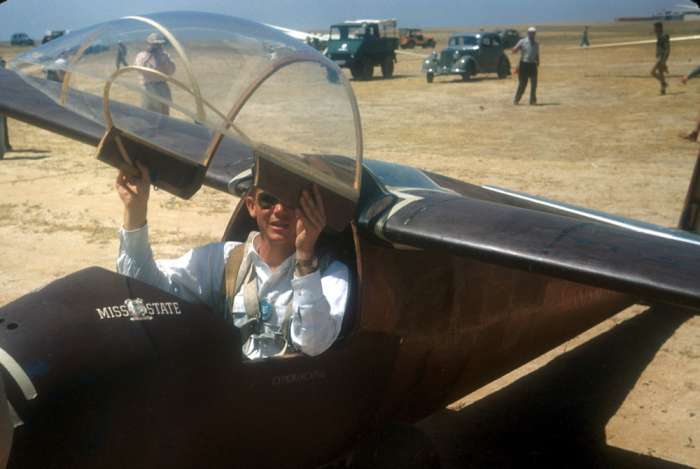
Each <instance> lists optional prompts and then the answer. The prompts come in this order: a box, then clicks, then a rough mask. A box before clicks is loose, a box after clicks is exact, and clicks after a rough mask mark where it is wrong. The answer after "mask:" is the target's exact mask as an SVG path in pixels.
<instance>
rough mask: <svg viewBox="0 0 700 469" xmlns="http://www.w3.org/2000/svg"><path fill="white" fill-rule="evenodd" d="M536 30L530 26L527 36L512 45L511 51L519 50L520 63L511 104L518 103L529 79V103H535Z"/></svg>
mask: <svg viewBox="0 0 700 469" xmlns="http://www.w3.org/2000/svg"><path fill="white" fill-rule="evenodd" d="M536 34H537V30H536V29H535V28H534V27H530V28H529V29H528V30H527V37H525V38H523V39H521V40H520V41H518V43H517V44H516V45H515V47H513V51H512V52H513V53H514V54H517V53H518V52H520V65H519V66H518V89H517V91H516V92H515V98H513V104H519V103H520V98H522V97H523V93H525V88H527V82H528V80H529V81H530V104H533V105H534V104H537V67H539V66H540V43H539V42H537V40H536V39H535V35H536Z"/></svg>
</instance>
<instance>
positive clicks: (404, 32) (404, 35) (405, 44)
mask: <svg viewBox="0 0 700 469" xmlns="http://www.w3.org/2000/svg"><path fill="white" fill-rule="evenodd" d="M399 46H400V47H401V48H402V49H413V48H414V47H422V48H424V49H425V48H428V47H435V38H434V37H433V36H426V35H425V34H423V30H422V29H418V28H401V29H399Z"/></svg>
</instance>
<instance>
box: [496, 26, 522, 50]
mask: <svg viewBox="0 0 700 469" xmlns="http://www.w3.org/2000/svg"><path fill="white" fill-rule="evenodd" d="M496 33H498V35H499V36H500V37H501V44H503V48H504V49H511V48H513V47H515V45H516V44H517V43H518V41H519V40H520V33H519V32H518V31H517V30H515V29H505V30H503V31H496Z"/></svg>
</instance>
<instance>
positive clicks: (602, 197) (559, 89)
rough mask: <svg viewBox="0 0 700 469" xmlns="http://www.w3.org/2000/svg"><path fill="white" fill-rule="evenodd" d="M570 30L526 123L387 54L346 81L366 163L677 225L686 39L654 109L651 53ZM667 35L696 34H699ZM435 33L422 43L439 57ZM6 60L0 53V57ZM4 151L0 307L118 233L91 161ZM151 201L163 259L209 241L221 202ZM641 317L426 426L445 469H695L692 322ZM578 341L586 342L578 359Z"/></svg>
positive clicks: (637, 30) (552, 54)
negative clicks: (554, 466)
mask: <svg viewBox="0 0 700 469" xmlns="http://www.w3.org/2000/svg"><path fill="white" fill-rule="evenodd" d="M581 29H582V28H581V26H578V25H570V26H542V27H540V33H539V38H540V41H541V47H542V66H541V68H540V91H539V101H540V105H539V106H536V107H532V106H528V105H520V106H517V107H516V106H513V105H512V103H511V102H512V95H513V92H514V89H515V86H516V80H514V79H512V78H511V79H505V80H498V79H496V77H495V76H483V77H478V78H476V79H474V80H472V81H471V82H468V83H465V82H462V81H461V80H460V79H459V78H458V77H454V78H453V77H444V78H438V79H436V81H435V83H433V84H430V85H429V84H427V83H426V81H425V77H424V75H422V74H421V73H420V64H421V60H422V57H423V56H424V53H425V54H427V53H428V52H427V51H422V50H413V51H410V53H401V54H399V56H398V64H397V66H396V77H395V78H393V79H391V80H379V79H375V80H372V81H369V82H353V83H352V85H353V88H354V90H355V93H356V94H357V97H358V101H359V105H360V110H361V113H362V119H363V126H364V137H365V155H366V157H368V158H373V159H381V160H387V161H393V162H397V163H402V164H408V165H413V166H416V167H419V168H424V169H428V170H431V171H436V172H439V173H443V174H446V175H449V176H452V177H454V178H458V179H462V180H465V181H469V182H472V183H477V184H493V185H498V186H503V187H508V188H512V189H516V190H521V191H526V192H529V193H532V194H538V195H542V196H546V197H550V198H554V199H558V200H562V201H566V202H570V203H573V204H578V205H582V206H587V207H593V208H596V209H599V210H604V211H607V212H611V213H614V214H618V215H623V216H628V217H633V218H638V219H641V220H645V221H648V222H652V223H657V224H661V225H665V226H672V225H674V224H675V223H676V222H677V219H678V215H679V211H680V208H681V207H682V204H683V198H684V196H685V192H686V189H687V183H688V178H689V176H690V174H691V171H692V168H693V165H694V163H695V159H696V155H697V153H698V145H697V144H693V143H689V142H687V141H684V140H682V139H681V138H679V134H680V133H682V132H687V131H689V130H690V129H691V127H692V125H693V121H694V119H695V118H696V117H697V115H698V111H700V79H698V80H697V81H695V82H693V81H691V82H690V83H689V84H688V85H687V86H682V85H681V84H680V83H679V78H680V76H681V75H682V74H684V73H686V72H687V71H689V70H690V69H691V68H692V67H693V66H695V65H697V64H698V63H700V41H695V42H684V43H676V44H674V45H673V51H672V54H671V58H670V63H669V67H670V71H671V86H670V89H669V93H668V95H666V96H659V89H658V88H659V87H658V84H657V83H656V82H655V81H654V80H653V79H651V78H650V77H649V76H648V73H649V69H650V68H651V65H652V62H653V55H654V49H653V46H651V45H648V46H638V47H628V48H619V49H602V50H592V49H591V50H578V49H577V48H576V46H577V44H578V36H579V34H580V31H581ZM667 29H668V31H669V32H670V33H671V35H672V36H673V35H685V34H698V33H699V32H700V23H698V24H694V23H678V24H672V23H669V24H667ZM521 30H522V28H521ZM449 32H450V31H447V30H440V31H430V32H429V33H431V34H434V35H435V36H436V38H437V40H438V47H442V46H443V45H444V44H445V43H446V39H447V36H448V34H449ZM590 37H591V41H592V43H593V44H599V43H603V42H618V41H627V40H639V39H651V38H652V37H653V36H652V34H651V25H650V24H647V23H639V24H625V25H623V24H603V25H593V26H592V27H591V33H590ZM16 52H17V50H16V49H10V48H9V47H6V46H5V47H3V48H2V49H1V50H0V54H1V55H2V56H4V57H5V58H10V57H11V56H12V55H13V54H15V53H16ZM407 52H408V51H407ZM514 62H515V61H514ZM378 72H379V70H378V69H377V70H376V72H375V75H377V74H378ZM10 139H11V144H12V146H13V147H14V148H15V151H14V152H11V153H8V154H6V155H5V159H4V160H3V161H0V239H2V248H0V253H2V263H3V265H2V269H0V304H5V303H7V302H10V301H12V300H14V299H15V298H17V297H19V296H21V295H22V294H24V293H26V292H28V291H30V290H32V289H34V288H36V287H39V286H41V285H43V284H45V283H47V282H50V281H51V280H54V279H56V278H59V277H61V276H64V275H66V274H68V273H70V272H73V271H75V270H78V269H81V268H83V267H87V266H91V265H98V266H103V267H106V268H110V269H112V268H113V267H114V262H115V256H116V252H117V240H116V229H117V227H118V226H119V224H120V221H121V205H120V202H119V200H118V198H117V196H116V194H115V193H114V190H113V181H114V178H115V176H116V173H115V171H114V170H113V169H111V168H109V167H107V166H105V165H103V164H101V163H98V162H97V161H96V160H94V159H93V153H94V149H93V148H92V147H88V146H85V145H81V144H78V143H74V142H72V141H69V140H67V139H64V138H62V137H59V136H57V135H54V134H50V133H47V132H45V131H41V130H38V129H34V128H31V127H29V126H27V125H25V124H22V123H19V122H17V121H14V120H11V121H10ZM152 197H153V198H152V203H151V211H150V213H149V222H150V224H151V230H152V231H151V232H152V239H153V245H154V250H155V252H156V255H157V256H160V257H165V256H175V255H179V254H181V253H183V252H184V251H185V250H186V249H187V248H188V247H189V246H193V245H196V244H201V243H204V242H208V241H213V240H217V239H218V238H219V237H220V236H221V233H222V232H223V229H224V227H225V225H226V222H227V221H228V216H229V214H230V211H231V208H232V207H233V205H234V203H235V200H233V199H232V198H231V197H229V196H226V195H224V194H221V193H216V192H214V191H212V190H209V189H204V190H202V191H201V192H200V193H199V194H197V195H196V196H195V197H194V198H193V200H191V201H187V202H185V201H181V200H178V199H176V198H174V197H172V196H170V195H168V194H167V193H164V192H155V193H153V196H152ZM639 311H642V308H641V307H636V308H632V309H631V310H628V311H626V312H624V313H622V314H620V315H618V316H616V317H615V318H613V319H611V320H609V321H607V322H606V323H604V324H602V325H601V326H599V327H598V328H596V330H594V331H592V332H589V333H587V334H584V336H583V337H580V338H578V339H576V340H574V341H572V342H570V343H568V344H566V345H564V346H561V347H559V348H558V349H557V350H556V351H554V352H552V353H550V354H549V355H548V356H547V357H544V358H542V359H540V360H538V361H536V362H533V363H531V364H529V365H527V366H526V367H524V369H522V370H519V371H518V372H516V373H515V374H514V375H513V376H509V377H507V378H505V379H503V380H501V381H499V382H497V383H494V384H492V385H490V386H489V387H487V388H486V389H484V390H480V391H478V392H477V393H475V394H474V395H472V396H467V397H466V398H465V399H463V400H462V401H460V402H458V403H455V404H454V405H453V406H451V407H450V409H449V410H446V411H445V412H443V413H441V414H440V415H437V416H436V417H434V418H432V419H429V420H428V421H426V422H424V423H423V426H424V428H425V429H426V431H428V433H429V434H430V435H431V436H432V437H433V438H434V439H435V441H436V443H437V446H438V448H439V450H440V451H441V453H443V459H444V466H445V467H472V466H513V465H522V464H523V463H524V462H526V463H528V464H529V463H534V464H537V462H538V461H540V460H543V459H542V458H543V456H542V453H543V452H546V451H547V447H548V446H549V447H551V446H552V445H557V444H561V442H562V441H564V442H567V441H568V442H571V441H575V442H576V444H574V445H573V446H571V448H572V450H571V453H565V452H564V453H562V454H570V459H568V458H566V459H564V460H562V461H561V462H562V466H566V465H569V464H571V463H572V462H576V461H579V462H580V461H594V462H595V464H596V465H603V464H604V465H608V466H612V467H621V466H630V467H631V466H637V467H638V466H639V465H642V466H643V465H646V464H655V463H662V464H661V466H662V467H676V466H675V465H674V464H671V463H680V464H685V465H689V466H695V467H697V466H700V318H697V317H695V318H691V319H687V318H686V317H684V316H679V315H678V314H673V313H668V316H667V317H668V320H666V317H665V316H663V315H661V316H660V315H656V316H654V317H653V319H644V316H645V315H641V316H637V314H638V313H639ZM618 323H623V324H622V326H621V327H620V326H618V327H616V328H613V326H615V325H616V324H618ZM611 328H613V331H612V332H611V333H609V334H603V335H601V336H598V337H594V336H595V335H596V334H599V333H601V332H604V331H606V330H608V329H611ZM586 340H592V342H589V343H588V344H584V345H581V346H578V345H579V344H580V343H582V342H585V341H586ZM644 344H651V345H649V346H648V347H646V348H643V347H642V348H640V346H643V345H644ZM577 346H578V347H577ZM563 352H567V353H564V354H563ZM642 355H643V356H642ZM550 360H553V361H552V362H551V363H549V361H550ZM547 363H549V364H548V365H546V364H547ZM542 365H546V366H544V367H543V368H541V369H540V370H539V371H537V372H536V373H534V374H530V375H528V376H527V377H526V378H524V379H521V380H519V381H516V380H517V379H518V377H520V376H522V375H525V374H526V371H532V370H535V369H536V368H538V367H540V366H542ZM576 370H578V374H577V375H576V373H573V374H574V375H576V376H573V377H572V371H576ZM630 370H631V374H630V373H629V372H630ZM623 375H624V379H621V378H620V376H623ZM618 378H619V379H618ZM510 383H513V384H510ZM509 384H510V385H509ZM508 385H509V386H508ZM501 388H503V390H501V391H500V392H496V393H495V394H489V393H492V392H494V391H497V390H498V389H501ZM509 390H510V391H509ZM484 396H487V397H485V398H484V399H482V400H478V399H480V398H482V397H484ZM524 396H525V397H524ZM470 403H473V404H472V405H469V404H470ZM524 407H527V409H524ZM552 409H554V411H553V410H552ZM582 409H583V411H582ZM596 409H604V411H601V412H599V411H598V410H596ZM533 433H535V435H534V436H533ZM528 438H530V440H528ZM523 442H525V443H523ZM528 442H532V444H530V443H528ZM543 442H544V443H543ZM549 442H551V444H549ZM550 449H551V448H550ZM477 455H478V456H477ZM663 461H666V462H668V464H664V463H663Z"/></svg>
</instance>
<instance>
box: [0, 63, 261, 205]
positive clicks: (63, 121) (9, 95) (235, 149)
mask: <svg viewBox="0 0 700 469" xmlns="http://www.w3.org/2000/svg"><path fill="white" fill-rule="evenodd" d="M88 98H89V99H95V100H97V99H101V98H98V97H97V96H94V97H88ZM117 106H118V107H121V108H124V109H122V112H124V113H126V112H130V113H133V114H135V115H138V114H139V113H143V110H141V109H138V108H135V107H133V106H128V105H125V104H118V105H117ZM127 107H128V108H129V109H126V108H127ZM0 113H2V114H5V115H6V116H8V117H12V118H14V119H17V120H19V121H22V122H26V123H27V124H30V125H34V126H36V127H40V128H42V129H46V130H48V131H50V132H55V133H58V134H60V135H63V136H64V137H68V138H71V139H74V140H77V141H79V142H82V143H86V144H88V145H92V146H97V145H99V143H100V141H101V139H102V137H103V135H104V133H105V128H104V126H103V125H101V124H99V123H97V122H95V121H93V120H90V119H87V118H85V117H83V116H81V115H80V114H77V113H75V112H73V111H71V110H69V109H67V108H65V107H63V106H61V105H59V104H57V103H56V102H55V101H54V100H52V99H51V98H50V97H48V96H47V95H46V94H44V93H42V92H41V91H40V90H38V89H36V88H34V87H33V86H31V85H29V84H27V83H26V82H25V81H24V80H22V78H20V77H19V75H17V74H16V73H15V72H13V71H11V70H4V69H0ZM188 129H189V130H188ZM173 134H175V135H176V138H178V139H180V143H181V147H182V148H185V149H186V148H188V146H192V147H196V146H197V145H188V143H192V142H194V141H195V140H198V139H199V140H201V136H200V135H199V134H201V129H200V127H199V126H197V125H194V124H191V123H186V122H180V123H178V127H177V128H174V129H173ZM188 139H189V140H188ZM200 146H201V144H200ZM222 154H226V155H227V157H225V158H223V157H221V156H222ZM198 157H199V155H193V156H192V158H193V159H196V158H198ZM252 164H253V158H252V150H251V149H250V148H247V147H245V146H244V145H243V144H242V143H240V142H236V141H234V140H232V139H230V138H228V137H225V138H224V139H223V140H222V142H221V146H220V148H219V151H218V152H217V153H216V154H215V156H214V158H213V159H212V162H211V165H210V166H209V169H208V170H207V173H206V175H205V178H204V185H207V186H209V187H212V188H214V189H217V190H220V191H224V192H226V191H227V190H228V183H229V181H230V180H231V179H232V178H234V177H235V176H236V175H238V174H240V173H241V172H243V171H245V170H247V169H249V168H250V167H251V166H252Z"/></svg>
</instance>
